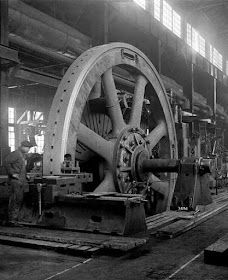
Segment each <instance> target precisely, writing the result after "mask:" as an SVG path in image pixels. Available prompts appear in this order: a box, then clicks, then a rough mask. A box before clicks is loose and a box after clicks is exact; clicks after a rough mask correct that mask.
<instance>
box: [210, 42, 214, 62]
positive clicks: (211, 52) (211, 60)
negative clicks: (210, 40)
mask: <svg viewBox="0 0 228 280" xmlns="http://www.w3.org/2000/svg"><path fill="white" fill-rule="evenodd" d="M210 62H211V63H213V47H212V45H210Z"/></svg>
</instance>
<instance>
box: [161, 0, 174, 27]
mask: <svg viewBox="0 0 228 280" xmlns="http://www.w3.org/2000/svg"><path fill="white" fill-rule="evenodd" d="M162 20H163V24H164V25H165V26H166V27H167V28H168V29H170V30H171V31H172V23H173V19H172V8H171V6H170V5H169V4H168V3H167V2H166V1H163V17H162Z"/></svg>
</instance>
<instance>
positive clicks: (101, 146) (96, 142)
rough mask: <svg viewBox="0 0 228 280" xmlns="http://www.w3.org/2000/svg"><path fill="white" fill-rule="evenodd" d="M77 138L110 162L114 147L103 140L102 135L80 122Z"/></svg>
mask: <svg viewBox="0 0 228 280" xmlns="http://www.w3.org/2000/svg"><path fill="white" fill-rule="evenodd" d="M77 138H78V140H79V141H80V142H81V143H82V144H84V145H85V146H86V147H87V148H89V149H91V150H92V151H94V152H95V153H97V154H98V155H100V156H101V157H103V158H104V159H106V160H107V162H108V163H111V162H112V157H113V149H114V145H113V143H112V142H110V141H107V140H105V139H104V138H103V137H101V136H100V135H98V134H97V133H96V132H94V131H93V130H91V129H90V128H88V127H87V126H85V125H84V124H82V123H81V124H80V126H79V131H78V134H77Z"/></svg>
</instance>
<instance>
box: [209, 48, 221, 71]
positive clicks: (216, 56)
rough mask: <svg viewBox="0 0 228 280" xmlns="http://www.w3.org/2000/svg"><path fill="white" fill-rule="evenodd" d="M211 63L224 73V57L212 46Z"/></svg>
mask: <svg viewBox="0 0 228 280" xmlns="http://www.w3.org/2000/svg"><path fill="white" fill-rule="evenodd" d="M210 62H211V63H212V64H214V66H216V67H217V68H218V69H219V70H221V71H223V57H222V55H221V54H220V53H219V52H218V51H217V50H216V48H213V47H212V45H210Z"/></svg>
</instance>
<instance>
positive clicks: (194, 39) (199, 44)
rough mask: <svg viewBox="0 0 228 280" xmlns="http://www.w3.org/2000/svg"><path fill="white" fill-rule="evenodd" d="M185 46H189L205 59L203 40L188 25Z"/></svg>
mask: <svg viewBox="0 0 228 280" xmlns="http://www.w3.org/2000/svg"><path fill="white" fill-rule="evenodd" d="M187 44H188V45H189V46H191V47H192V48H193V49H194V50H195V51H196V52H198V53H199V54H201V55H202V56H203V57H205V51H206V44H205V39H204V38H203V37H202V36H201V35H200V34H199V32H198V31H197V30H196V29H195V28H193V27H192V26H191V25H190V24H189V23H187Z"/></svg>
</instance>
